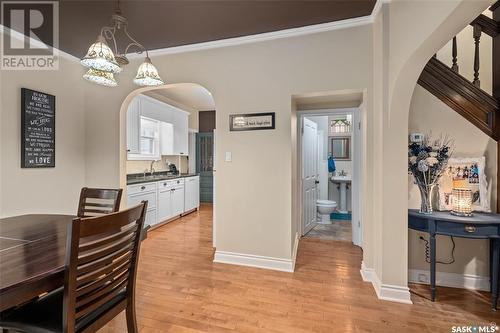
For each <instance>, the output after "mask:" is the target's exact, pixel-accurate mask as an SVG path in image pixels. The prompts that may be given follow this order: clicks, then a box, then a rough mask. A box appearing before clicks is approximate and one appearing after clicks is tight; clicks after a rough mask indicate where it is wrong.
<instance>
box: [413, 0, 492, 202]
mask: <svg viewBox="0 0 500 333" xmlns="http://www.w3.org/2000/svg"><path fill="white" fill-rule="evenodd" d="M489 10H490V11H491V12H492V13H493V18H489V17H487V16H486V15H483V14H481V15H480V16H479V17H477V18H476V19H475V20H474V21H472V22H471V23H470V24H471V26H472V27H473V38H474V74H473V75H474V78H473V80H472V81H471V80H469V79H467V78H465V77H464V76H462V75H461V74H460V72H459V66H458V62H457V38H456V37H454V38H453V41H452V52H451V54H452V65H451V67H449V66H447V65H446V64H444V63H443V62H441V61H440V60H438V59H437V57H436V55H434V57H432V58H431V59H430V60H429V62H428V63H427V65H426V66H425V68H424V70H423V71H422V74H421V75H420V77H419V79H418V84H419V85H421V86H422V87H423V88H425V89H426V90H428V91H429V92H430V93H431V94H433V95H434V96H436V97H437V98H439V99H440V100H441V101H442V102H443V103H445V104H446V105H448V106H449V107H450V108H452V109H453V110H455V111H456V112H458V113H459V114H460V115H461V116H462V117H464V118H465V119H467V120H468V121H469V122H471V123H472V124H474V125H475V126H476V127H478V128H479V129H480V130H482V131H483V132H484V133H486V134H487V135H489V136H490V137H491V138H493V139H494V140H495V141H497V145H498V154H497V156H498V159H499V160H498V166H499V167H498V171H497V177H498V178H497V179H500V140H499V139H500V0H499V1H497V2H496V3H495V4H494V5H492V6H491V7H490V8H489ZM483 34H485V35H487V36H488V37H491V38H492V39H493V48H492V60H493V67H492V69H493V76H492V78H493V82H492V95H490V94H489V93H487V92H486V91H484V90H482V89H481V81H480V78H479V68H480V67H479V65H480V62H479V59H480V54H479V43H480V41H481V37H482V36H483ZM497 211H499V212H500V186H497Z"/></svg>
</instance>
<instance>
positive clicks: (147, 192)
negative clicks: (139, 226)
mask: <svg viewBox="0 0 500 333" xmlns="http://www.w3.org/2000/svg"><path fill="white" fill-rule="evenodd" d="M142 201H147V202H148V210H147V211H146V218H145V221H144V225H145V226H148V225H149V226H153V225H155V224H156V223H157V221H158V219H157V217H156V201H157V190H156V183H147V184H137V185H129V186H127V206H128V207H129V208H130V207H134V206H136V205H138V204H140V203H141V202H142Z"/></svg>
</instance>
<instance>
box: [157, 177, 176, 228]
mask: <svg viewBox="0 0 500 333" xmlns="http://www.w3.org/2000/svg"><path fill="white" fill-rule="evenodd" d="M172 216H173V214H172V186H171V184H170V182H169V181H166V180H165V181H161V182H158V222H163V221H165V220H168V219H169V218H171V217H172Z"/></svg>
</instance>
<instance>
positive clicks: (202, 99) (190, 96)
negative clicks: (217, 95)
mask: <svg viewBox="0 0 500 333" xmlns="http://www.w3.org/2000/svg"><path fill="white" fill-rule="evenodd" d="M145 94H146V95H149V96H151V97H166V98H167V99H169V100H170V101H172V102H175V104H177V105H178V106H179V107H181V108H182V106H186V107H188V108H190V109H193V110H196V111H209V110H215V102H214V99H213V97H212V94H211V93H210V92H209V91H208V90H207V89H205V88H203V87H202V86H200V85H198V84H182V85H179V86H175V85H174V86H173V87H168V88H164V89H157V90H152V91H149V92H147V93H145Z"/></svg>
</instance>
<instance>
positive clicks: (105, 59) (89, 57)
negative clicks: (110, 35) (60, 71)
mask: <svg viewBox="0 0 500 333" xmlns="http://www.w3.org/2000/svg"><path fill="white" fill-rule="evenodd" d="M80 63H81V64H82V65H83V66H85V67H87V68H92V69H96V70H100V71H106V72H111V73H119V72H120V71H121V67H120V65H118V63H117V62H116V59H115V55H114V54H113V51H111V49H110V48H109V46H108V44H106V41H105V40H104V38H103V37H102V36H98V37H97V41H96V42H95V43H94V44H92V45H90V47H89V50H88V51H87V54H86V55H85V57H83V59H82V60H81V61H80Z"/></svg>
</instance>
